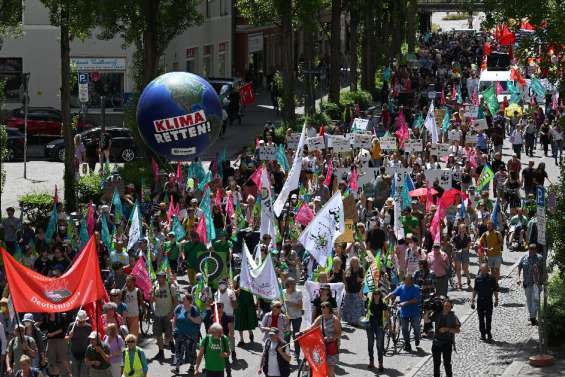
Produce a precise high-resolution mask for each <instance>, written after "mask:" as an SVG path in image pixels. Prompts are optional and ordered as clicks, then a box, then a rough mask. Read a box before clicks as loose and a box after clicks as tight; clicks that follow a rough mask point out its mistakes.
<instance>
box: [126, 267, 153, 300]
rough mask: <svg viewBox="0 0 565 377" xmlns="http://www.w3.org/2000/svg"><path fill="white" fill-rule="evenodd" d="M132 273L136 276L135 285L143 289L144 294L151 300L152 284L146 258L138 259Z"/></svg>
mask: <svg viewBox="0 0 565 377" xmlns="http://www.w3.org/2000/svg"><path fill="white" fill-rule="evenodd" d="M130 275H132V276H134V277H135V286H136V287H137V288H139V289H141V290H142V291H143V296H144V297H145V299H146V300H148V301H149V300H150V299H151V287H152V284H151V278H150V277H149V272H148V271H147V266H146V265H145V259H143V258H142V257H140V258H138V259H137V262H136V263H135V265H134V266H133V269H132V270H131V274H130Z"/></svg>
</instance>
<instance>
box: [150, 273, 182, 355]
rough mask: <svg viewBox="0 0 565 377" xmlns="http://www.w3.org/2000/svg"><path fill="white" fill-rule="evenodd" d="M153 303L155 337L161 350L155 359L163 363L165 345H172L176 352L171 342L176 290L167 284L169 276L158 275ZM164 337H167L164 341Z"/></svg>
mask: <svg viewBox="0 0 565 377" xmlns="http://www.w3.org/2000/svg"><path fill="white" fill-rule="evenodd" d="M151 302H152V303H153V313H155V317H154V321H153V335H155V338H156V339H157V347H158V348H159V352H158V353H157V356H156V357H155V358H156V359H158V360H161V361H162V360H163V359H164V358H165V354H164V345H165V344H170V345H171V347H170V348H171V350H174V347H173V344H172V342H171V340H172V336H173V329H172V325H171V319H172V318H173V311H174V310H175V308H176V307H177V291H176V288H175V286H174V285H172V284H169V283H168V282H167V276H166V274H165V273H164V272H159V273H158V274H157V282H156V283H155V285H154V286H153V289H152V290H151ZM163 335H164V336H165V339H164V341H163Z"/></svg>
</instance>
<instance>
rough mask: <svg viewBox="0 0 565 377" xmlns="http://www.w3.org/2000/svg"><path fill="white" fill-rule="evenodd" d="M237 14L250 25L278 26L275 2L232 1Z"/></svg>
mask: <svg viewBox="0 0 565 377" xmlns="http://www.w3.org/2000/svg"><path fill="white" fill-rule="evenodd" d="M234 1H235V6H236V7H237V9H238V11H239V14H240V15H241V16H242V17H243V18H245V19H246V20H247V21H248V22H249V23H250V24H251V25H257V26H259V25H267V24H271V23H276V24H280V19H279V16H278V14H277V13H276V12H273V10H274V9H275V2H276V0H259V1H257V0H234Z"/></svg>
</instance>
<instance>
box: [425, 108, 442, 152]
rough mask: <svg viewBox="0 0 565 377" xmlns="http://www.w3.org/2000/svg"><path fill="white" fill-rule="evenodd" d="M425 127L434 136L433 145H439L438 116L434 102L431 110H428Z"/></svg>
mask: <svg viewBox="0 0 565 377" xmlns="http://www.w3.org/2000/svg"><path fill="white" fill-rule="evenodd" d="M424 126H425V127H426V129H427V130H428V131H429V132H430V135H432V143H434V144H435V143H437V142H438V141H439V137H438V134H437V125H436V115H435V112H434V102H433V101H432V103H431V104H430V108H429V110H428V115H426V120H425V121H424Z"/></svg>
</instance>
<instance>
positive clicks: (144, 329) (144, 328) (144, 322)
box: [139, 309, 153, 336]
mask: <svg viewBox="0 0 565 377" xmlns="http://www.w3.org/2000/svg"><path fill="white" fill-rule="evenodd" d="M152 327H153V311H152V310H151V309H146V310H145V311H144V312H143V316H142V317H141V318H140V320H139V329H140V331H141V334H142V335H145V336H149V335H150V334H149V332H150V331H152Z"/></svg>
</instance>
